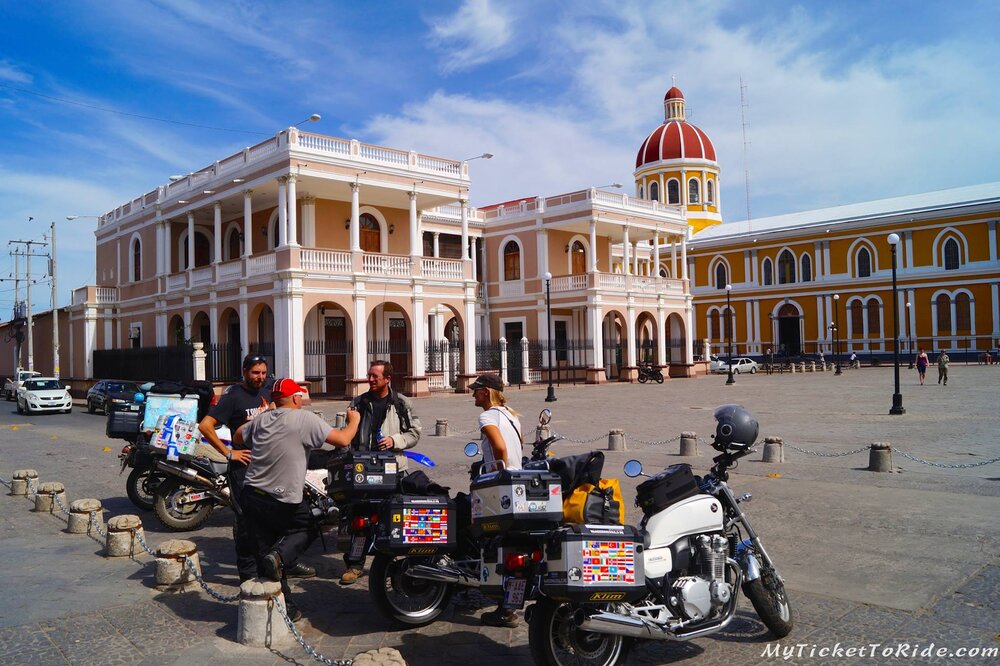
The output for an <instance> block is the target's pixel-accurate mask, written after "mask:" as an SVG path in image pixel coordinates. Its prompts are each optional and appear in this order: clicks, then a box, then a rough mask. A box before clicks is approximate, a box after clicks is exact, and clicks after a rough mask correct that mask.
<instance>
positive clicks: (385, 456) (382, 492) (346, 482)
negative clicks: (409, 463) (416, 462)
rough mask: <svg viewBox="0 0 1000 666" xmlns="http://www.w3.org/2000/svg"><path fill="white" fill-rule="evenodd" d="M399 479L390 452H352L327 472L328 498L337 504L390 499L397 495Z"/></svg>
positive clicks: (396, 467)
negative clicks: (328, 482) (328, 475)
mask: <svg viewBox="0 0 1000 666" xmlns="http://www.w3.org/2000/svg"><path fill="white" fill-rule="evenodd" d="M398 479H399V469H398V466H397V463H396V455H395V454H394V453H393V452H392V451H352V452H351V453H350V454H349V455H347V456H344V457H342V458H338V459H337V464H336V466H334V467H331V468H330V497H332V498H333V499H334V501H336V502H349V501H352V500H357V499H373V498H374V499H378V498H385V497H389V496H390V495H392V494H394V493H396V492H398V490H397V481H398Z"/></svg>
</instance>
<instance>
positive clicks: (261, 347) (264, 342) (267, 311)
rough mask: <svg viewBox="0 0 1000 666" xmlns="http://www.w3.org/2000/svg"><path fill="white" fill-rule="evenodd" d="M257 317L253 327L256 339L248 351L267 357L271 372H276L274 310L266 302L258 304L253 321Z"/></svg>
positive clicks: (252, 316) (268, 367) (269, 371)
mask: <svg viewBox="0 0 1000 666" xmlns="http://www.w3.org/2000/svg"><path fill="white" fill-rule="evenodd" d="M254 319H256V325H254V326H252V327H251V329H250V330H251V331H254V332H255V334H256V335H255V336H252V337H255V338H256V339H254V340H252V341H251V342H250V349H249V350H248V351H247V353H250V354H257V355H258V356H263V357H264V358H265V359H267V369H268V373H269V374H274V372H275V368H274V311H273V310H271V307H270V306H269V305H266V304H262V305H259V306H257V308H256V309H255V313H254V314H253V315H251V321H253V320H254Z"/></svg>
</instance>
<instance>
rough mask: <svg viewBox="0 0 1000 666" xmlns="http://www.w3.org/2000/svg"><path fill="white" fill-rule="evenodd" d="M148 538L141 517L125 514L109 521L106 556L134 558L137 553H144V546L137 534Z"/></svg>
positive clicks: (105, 547) (105, 544)
mask: <svg viewBox="0 0 1000 666" xmlns="http://www.w3.org/2000/svg"><path fill="white" fill-rule="evenodd" d="M137 533H138V534H140V535H142V537H143V539H145V538H146V534H145V532H143V531H142V521H141V520H139V516H136V515H133V514H125V515H123V516H115V517H114V518H112V519H111V520H109V521H108V537H107V539H106V540H105V542H104V555H105V556H106V557H134V556H135V554H136V553H140V552H142V546H140V545H139V540H138V539H137V538H136V534H137Z"/></svg>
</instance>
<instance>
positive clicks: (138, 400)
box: [132, 391, 146, 405]
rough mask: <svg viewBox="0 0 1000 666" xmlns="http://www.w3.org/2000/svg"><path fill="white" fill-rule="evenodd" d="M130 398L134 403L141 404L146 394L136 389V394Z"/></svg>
mask: <svg viewBox="0 0 1000 666" xmlns="http://www.w3.org/2000/svg"><path fill="white" fill-rule="evenodd" d="M132 399H133V400H134V401H135V404H137V405H141V404H142V403H143V402H145V401H146V394H145V393H143V392H142V391H137V392H136V394H135V395H134V396H132Z"/></svg>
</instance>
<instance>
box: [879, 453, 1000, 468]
mask: <svg viewBox="0 0 1000 666" xmlns="http://www.w3.org/2000/svg"><path fill="white" fill-rule="evenodd" d="M893 450H894V451H895V452H896V453H898V454H899V455H901V456H903V457H904V458H909V459H910V460H912V461H913V462H918V463H922V464H924V465H930V466H931V467H944V468H946V469H969V468H970V467H982V466H984V465H992V464H993V463H995V462H1000V458H991V459H989V460H984V461H983V462H977V463H963V464H958V465H949V464H948V463H935V462H931V461H929V460H924V459H922V458H917V457H916V456H911V455H910V454H909V453H907V452H905V451H903V450H901V449H893Z"/></svg>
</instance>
